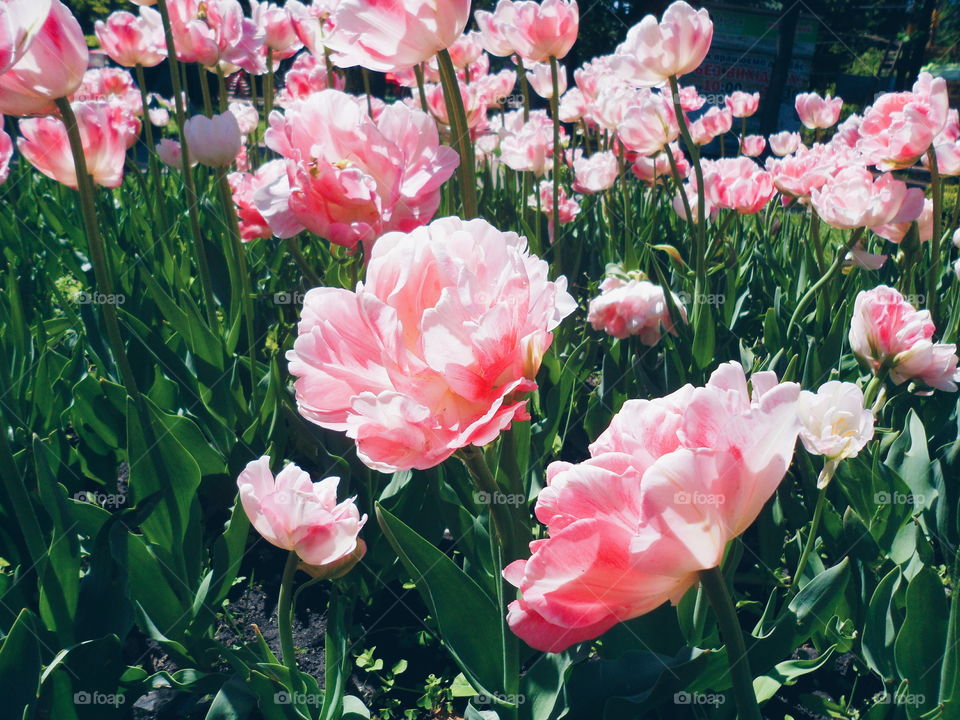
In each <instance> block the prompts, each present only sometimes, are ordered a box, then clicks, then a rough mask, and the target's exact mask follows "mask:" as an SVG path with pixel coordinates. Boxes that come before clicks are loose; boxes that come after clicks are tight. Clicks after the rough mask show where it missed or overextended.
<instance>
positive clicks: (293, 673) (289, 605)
mask: <svg viewBox="0 0 960 720" xmlns="http://www.w3.org/2000/svg"><path fill="white" fill-rule="evenodd" d="M299 562H300V558H299V557H298V556H297V553H295V552H294V551H292V550H291V551H290V553H289V554H288V555H287V564H286V565H284V566H283V579H281V581H280V598H279V599H278V601H277V634H278V635H279V636H280V655H281V657H282V659H283V664H284V665H286V666H287V670H288V672H289V673H290V689H291V690H292V691H293V694H294V695H296V694H299V692H300V671H299V670H297V654H296V651H295V650H294V647H293V609H294V608H293V579H294V576H295V575H296V574H297V565H298V564H299Z"/></svg>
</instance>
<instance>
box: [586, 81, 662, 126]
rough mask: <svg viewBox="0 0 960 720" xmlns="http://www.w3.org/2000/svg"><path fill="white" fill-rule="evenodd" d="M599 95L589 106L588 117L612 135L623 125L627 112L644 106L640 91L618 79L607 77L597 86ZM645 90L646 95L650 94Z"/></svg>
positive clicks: (589, 102)
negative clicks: (639, 105) (641, 105)
mask: <svg viewBox="0 0 960 720" xmlns="http://www.w3.org/2000/svg"><path fill="white" fill-rule="evenodd" d="M596 91H597V95H596V97H595V98H594V99H593V100H592V101H588V104H587V109H588V113H587V117H588V119H589V120H591V121H593V122H594V123H596V124H597V125H599V126H600V127H602V128H604V129H605V130H609V131H610V132H611V133H613V132H617V131H618V130H619V129H620V126H621V125H622V124H623V121H624V118H625V117H626V115H627V111H628V110H630V109H631V108H633V107H635V106H637V105H638V104H642V101H643V97H644V96H643V95H641V93H640V91H638V90H636V89H635V88H632V87H630V86H629V85H626V84H625V83H623V82H622V81H621V80H620V79H619V78H616V77H609V76H608V77H605V78H603V79H602V80H601V81H600V82H599V83H598V84H597V88H596ZM649 92H650V91H649V90H644V93H649Z"/></svg>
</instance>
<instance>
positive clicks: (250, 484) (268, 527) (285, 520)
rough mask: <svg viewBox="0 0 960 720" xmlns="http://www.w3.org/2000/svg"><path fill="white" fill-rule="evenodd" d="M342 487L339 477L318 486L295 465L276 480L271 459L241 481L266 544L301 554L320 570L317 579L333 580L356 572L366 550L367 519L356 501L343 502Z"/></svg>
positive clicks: (256, 463) (257, 463)
mask: <svg viewBox="0 0 960 720" xmlns="http://www.w3.org/2000/svg"><path fill="white" fill-rule="evenodd" d="M339 484H340V478H336V477H328V478H325V479H323V480H321V481H320V482H312V481H311V480H310V475H309V474H307V473H306V472H304V471H303V470H301V469H300V468H299V467H297V466H296V465H294V464H293V463H290V464H288V465H287V466H286V467H284V468H283V470H281V471H280V473H279V474H277V476H276V477H274V475H273V473H272V472H270V458H269V457H268V456H266V455H265V456H263V457H262V458H260V459H259V460H253V461H252V462H250V463H248V464H247V466H246V467H245V468H244V470H243V472H242V473H240V476H239V477H238V478H237V487H238V488H239V490H240V502H241V503H242V504H243V511H244V512H245V513H246V514H247V517H248V518H250V524H251V525H253V527H254V528H255V529H256V531H257V532H258V533H260V534H261V535H262V536H263V538H264V540H266V541H267V542H269V543H270V544H271V545H276V546H277V547H279V548H283V549H284V550H290V551H292V552H295V553H296V554H297V555H299V556H300V559H301V560H303V562H304V563H306V564H307V565H311V566H314V567H313V569H312V570H313V571H312V572H311V574H313V575H314V576H316V575H317V572H318V571H319V572H322V573H323V576H324V577H328V578H333V577H339V576H340V575H343V574H344V573H345V572H347V571H348V570H350V569H351V568H352V567H353V566H354V565H356V564H357V563H358V562H359V561H360V559H361V558H362V557H363V554H364V551H365V550H366V546H365V545H364V543H363V540H360V539H359V535H360V530H361V528H363V526H364V523H366V521H367V516H366V515H364V516H362V517H361V516H360V511H359V510H358V509H357V506H356V503H355V502H354V500H355V498H350V499H349V500H344V501H343V502H341V503H339V504H338V503H337V486H338V485H339Z"/></svg>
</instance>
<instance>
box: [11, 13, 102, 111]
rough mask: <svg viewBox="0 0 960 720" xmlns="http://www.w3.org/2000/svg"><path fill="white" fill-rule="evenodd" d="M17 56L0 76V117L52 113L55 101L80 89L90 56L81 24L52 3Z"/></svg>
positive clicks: (70, 14)
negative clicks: (41, 21)
mask: <svg viewBox="0 0 960 720" xmlns="http://www.w3.org/2000/svg"><path fill="white" fill-rule="evenodd" d="M41 4H42V3H41ZM40 15H42V13H40ZM31 17H39V15H38V16H31ZM31 34H32V32H31V33H28V34H27V35H28V37H29V35H31ZM16 55H18V56H19V57H18V58H17V62H16V63H15V64H14V65H13V66H12V67H11V68H10V69H9V70H7V71H6V72H5V73H3V74H2V75H0V113H5V114H7V115H15V116H24V115H46V114H50V113H52V112H53V111H54V102H53V101H54V100H57V99H58V98H65V97H69V96H70V94H71V93H73V91H74V90H76V89H77V87H79V85H80V82H81V81H82V80H83V73H84V72H85V71H86V69H87V62H88V60H89V56H90V54H89V51H88V50H87V42H86V40H85V39H84V36H83V31H82V30H81V29H80V23H78V22H77V19H76V18H75V17H74V16H73V14H72V13H71V12H70V10H69V9H68V8H67V6H66V5H64V4H63V3H62V2H60V0H53V4H52V7H51V9H50V13H49V15H47V16H46V20H45V21H44V23H43V25H42V27H41V28H40V30H39V32H37V33H36V34H35V35H33V37H32V39H29V44H28V45H27V46H26V49H23V50H22V51H19V52H17V53H15V56H16Z"/></svg>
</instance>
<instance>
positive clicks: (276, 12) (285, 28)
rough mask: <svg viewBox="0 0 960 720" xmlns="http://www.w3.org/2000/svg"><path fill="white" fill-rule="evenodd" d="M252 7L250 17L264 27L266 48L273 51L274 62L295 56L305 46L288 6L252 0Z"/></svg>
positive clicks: (258, 25)
mask: <svg viewBox="0 0 960 720" xmlns="http://www.w3.org/2000/svg"><path fill="white" fill-rule="evenodd" d="M250 9H251V12H250V19H251V20H253V22H254V24H255V25H256V26H257V27H259V28H261V29H263V32H264V36H263V45H264V49H265V50H270V51H271V52H272V54H273V60H274V62H277V61H279V60H284V59H285V58H288V57H293V56H294V55H295V54H296V53H297V52H299V51H300V50H301V48H303V42H302V41H301V40H300V38H299V37H298V36H297V29H296V28H295V27H294V25H293V18H292V17H291V16H290V11H289V10H287V8H285V7H280V6H279V5H274V4H273V3H271V2H257V0H251V3H250Z"/></svg>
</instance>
